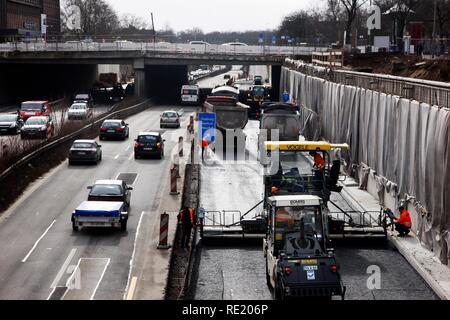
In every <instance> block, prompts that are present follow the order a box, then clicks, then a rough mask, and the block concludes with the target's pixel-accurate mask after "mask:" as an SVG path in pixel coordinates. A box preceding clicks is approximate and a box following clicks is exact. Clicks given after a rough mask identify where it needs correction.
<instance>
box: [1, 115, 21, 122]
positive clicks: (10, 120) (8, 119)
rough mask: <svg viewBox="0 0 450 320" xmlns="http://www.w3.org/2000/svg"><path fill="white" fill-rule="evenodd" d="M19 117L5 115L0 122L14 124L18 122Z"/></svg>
mask: <svg viewBox="0 0 450 320" xmlns="http://www.w3.org/2000/svg"><path fill="white" fill-rule="evenodd" d="M16 120H17V116H16V115H15V114H4V115H0V122H12V121H16Z"/></svg>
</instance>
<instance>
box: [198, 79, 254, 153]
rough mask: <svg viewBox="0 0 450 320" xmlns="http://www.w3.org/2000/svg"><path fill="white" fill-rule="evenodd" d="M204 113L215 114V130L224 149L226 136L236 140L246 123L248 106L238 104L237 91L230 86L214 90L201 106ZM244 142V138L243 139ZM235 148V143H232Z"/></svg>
mask: <svg viewBox="0 0 450 320" xmlns="http://www.w3.org/2000/svg"><path fill="white" fill-rule="evenodd" d="M203 108H204V111H205V112H212V113H215V114H216V128H217V130H219V131H220V132H221V133H222V137H223V141H224V147H225V145H226V144H225V141H226V137H227V135H228V134H231V135H233V137H234V139H235V140H236V139H237V137H238V136H239V135H240V134H241V135H243V131H242V130H243V129H244V128H245V126H246V125H247V123H248V109H249V106H247V105H245V104H243V103H240V102H239V89H237V88H235V87H230V86H222V87H218V88H215V89H214V90H213V91H212V93H211V95H209V96H207V98H206V101H205V102H204V104H203ZM243 140H245V136H244V139H243ZM234 146H235V147H236V146H237V142H236V141H235V142H234Z"/></svg>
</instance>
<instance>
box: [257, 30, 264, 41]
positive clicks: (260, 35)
mask: <svg viewBox="0 0 450 320" xmlns="http://www.w3.org/2000/svg"><path fill="white" fill-rule="evenodd" d="M258 41H259V43H263V42H264V32H260V33H259V36H258Z"/></svg>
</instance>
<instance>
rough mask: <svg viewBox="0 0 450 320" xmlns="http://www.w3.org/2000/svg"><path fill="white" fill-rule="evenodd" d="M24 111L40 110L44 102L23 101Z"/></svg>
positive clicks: (22, 108)
mask: <svg viewBox="0 0 450 320" xmlns="http://www.w3.org/2000/svg"><path fill="white" fill-rule="evenodd" d="M21 110H22V111H25V110H26V111H28V110H32V111H40V110H42V103H22V107H21Z"/></svg>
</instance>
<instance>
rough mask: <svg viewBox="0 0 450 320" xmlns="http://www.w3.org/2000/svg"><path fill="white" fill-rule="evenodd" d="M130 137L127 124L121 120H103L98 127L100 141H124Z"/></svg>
mask: <svg viewBox="0 0 450 320" xmlns="http://www.w3.org/2000/svg"><path fill="white" fill-rule="evenodd" d="M129 135H130V128H129V127H128V123H125V121H123V120H105V121H104V122H103V124H102V126H101V127H100V140H103V139H122V140H125V139H127V138H128V137H129Z"/></svg>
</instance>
